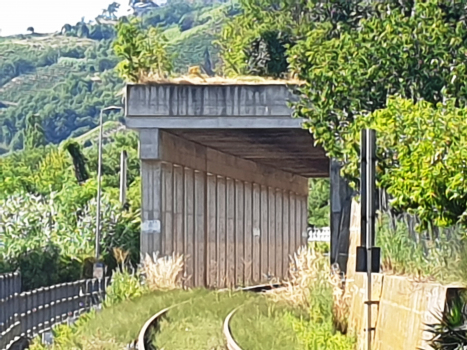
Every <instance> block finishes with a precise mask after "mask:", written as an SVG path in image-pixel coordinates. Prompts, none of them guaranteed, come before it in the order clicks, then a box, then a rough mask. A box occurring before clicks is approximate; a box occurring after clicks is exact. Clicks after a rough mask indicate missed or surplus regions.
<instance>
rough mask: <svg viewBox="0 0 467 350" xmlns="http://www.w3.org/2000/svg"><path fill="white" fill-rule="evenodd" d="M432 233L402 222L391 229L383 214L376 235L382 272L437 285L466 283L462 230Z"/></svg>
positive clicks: (466, 246) (437, 230)
mask: <svg viewBox="0 0 467 350" xmlns="http://www.w3.org/2000/svg"><path fill="white" fill-rule="evenodd" d="M435 230H436V234H433V232H429V231H423V232H415V230H411V229H410V228H409V225H408V224H407V223H406V222H404V221H402V220H397V221H396V223H395V227H394V228H392V227H391V225H390V224H389V218H388V216H386V215H383V216H382V219H381V220H380V222H379V224H378V231H377V236H376V237H377V245H378V246H379V247H381V254H382V259H381V268H382V271H383V272H384V273H389V274H397V275H407V276H411V277H413V278H416V279H422V280H432V281H438V282H441V283H452V282H458V283H467V272H466V271H467V254H466V253H467V244H466V242H465V239H464V238H463V232H462V229H461V228H460V227H455V228H448V229H441V228H435ZM412 231H414V232H412Z"/></svg>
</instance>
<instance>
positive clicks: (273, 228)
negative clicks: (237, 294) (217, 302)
mask: <svg viewBox="0 0 467 350" xmlns="http://www.w3.org/2000/svg"><path fill="white" fill-rule="evenodd" d="M156 134H157V137H155V138H153V140H154V139H155V140H157V145H153V146H151V147H149V146H148V147H141V159H142V181H143V191H142V202H143V210H142V215H143V224H142V227H143V230H142V235H141V251H142V252H143V254H144V253H152V252H159V253H160V254H162V255H163V256H165V255H171V254H172V253H173V252H175V253H179V254H183V255H184V256H185V276H186V277H188V278H189V280H188V283H187V284H188V285H189V286H209V287H225V286H235V285H251V284H254V283H262V282H267V281H268V279H269V278H272V277H276V278H284V277H286V276H287V273H288V262H289V259H288V257H289V255H290V254H292V253H293V252H294V251H296V250H297V249H298V248H299V247H300V246H301V245H303V244H305V243H306V217H307V190H308V186H307V179H306V178H303V177H300V176H297V175H294V174H290V173H287V172H283V171H279V170H277V169H273V168H268V167H266V166H263V165H260V164H257V163H255V162H252V161H248V160H244V159H240V158H237V157H234V156H231V155H228V154H225V153H222V152H219V151H216V150H213V149H210V148H208V147H204V146H201V145H198V144H194V143H192V142H190V141H187V140H185V139H182V138H180V137H178V136H176V135H172V134H170V133H169V132H165V131H162V130H159V131H157V132H156ZM142 139H144V138H143V137H142ZM142 146H143V145H142ZM148 150H150V151H151V153H147V152H148Z"/></svg>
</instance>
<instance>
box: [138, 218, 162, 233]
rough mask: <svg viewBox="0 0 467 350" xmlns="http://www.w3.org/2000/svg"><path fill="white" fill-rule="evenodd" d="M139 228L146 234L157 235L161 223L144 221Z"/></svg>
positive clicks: (158, 221)
mask: <svg viewBox="0 0 467 350" xmlns="http://www.w3.org/2000/svg"><path fill="white" fill-rule="evenodd" d="M141 228H142V231H143V232H146V233H154V232H156V233H159V232H161V222H160V220H146V221H143V224H142V225H141Z"/></svg>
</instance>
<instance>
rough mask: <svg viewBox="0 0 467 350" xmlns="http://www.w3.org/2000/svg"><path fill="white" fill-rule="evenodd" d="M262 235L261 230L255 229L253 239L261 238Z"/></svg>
mask: <svg viewBox="0 0 467 350" xmlns="http://www.w3.org/2000/svg"><path fill="white" fill-rule="evenodd" d="M260 234H261V231H260V230H259V228H257V227H255V228H253V237H259V236H260Z"/></svg>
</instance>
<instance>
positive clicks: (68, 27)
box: [61, 24, 73, 35]
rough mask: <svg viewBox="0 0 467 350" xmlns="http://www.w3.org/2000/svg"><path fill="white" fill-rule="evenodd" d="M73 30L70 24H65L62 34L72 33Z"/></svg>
mask: <svg viewBox="0 0 467 350" xmlns="http://www.w3.org/2000/svg"><path fill="white" fill-rule="evenodd" d="M72 29H73V27H72V26H71V25H69V24H65V25H64V26H63V27H62V30H61V34H62V35H65V34H67V33H70V32H71V30H72Z"/></svg>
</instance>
